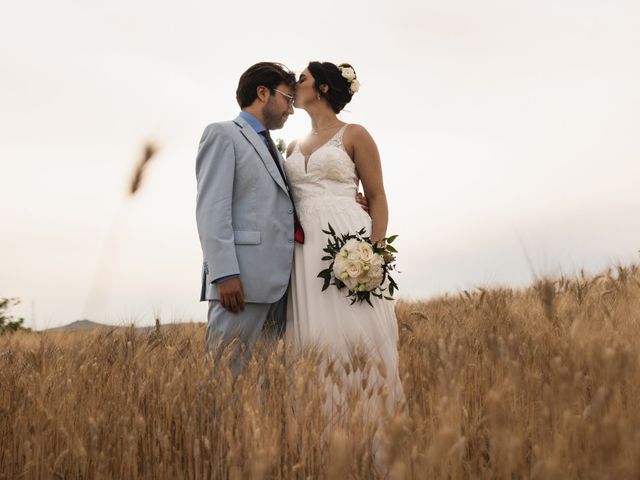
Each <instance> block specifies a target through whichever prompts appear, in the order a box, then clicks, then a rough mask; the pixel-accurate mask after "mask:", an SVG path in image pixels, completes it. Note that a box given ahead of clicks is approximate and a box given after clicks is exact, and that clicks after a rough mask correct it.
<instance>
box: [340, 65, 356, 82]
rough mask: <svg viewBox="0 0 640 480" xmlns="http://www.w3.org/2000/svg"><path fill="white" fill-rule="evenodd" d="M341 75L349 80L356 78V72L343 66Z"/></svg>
mask: <svg viewBox="0 0 640 480" xmlns="http://www.w3.org/2000/svg"><path fill="white" fill-rule="evenodd" d="M342 76H343V77H344V78H346V79H347V80H349V81H351V80H353V79H355V78H356V72H355V71H354V70H353V68H349V67H345V68H342Z"/></svg>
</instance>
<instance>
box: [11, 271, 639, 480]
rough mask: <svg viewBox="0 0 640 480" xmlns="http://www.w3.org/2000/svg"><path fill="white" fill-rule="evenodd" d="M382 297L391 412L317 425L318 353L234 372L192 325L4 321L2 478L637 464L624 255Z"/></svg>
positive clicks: (269, 350) (635, 308) (419, 472)
mask: <svg viewBox="0 0 640 480" xmlns="http://www.w3.org/2000/svg"><path fill="white" fill-rule="evenodd" d="M396 312H397V315H398V322H399V329H400V344H399V350H400V362H401V377H402V382H403V385H404V389H405V393H406V397H407V404H406V409H404V410H402V409H400V410H399V411H398V413H397V415H395V416H391V417H389V418H386V419H383V420H381V421H379V422H370V421H367V419H366V416H365V415H363V414H362V412H363V410H362V408H361V406H362V398H360V396H359V395H352V396H351V397H349V401H350V407H349V409H348V412H346V413H347V414H346V415H345V416H344V418H343V419H342V421H341V423H340V424H339V425H335V426H334V427H332V428H331V429H330V430H327V429H325V428H324V427H325V424H326V419H325V418H324V416H323V409H322V401H323V398H322V397H323V394H322V391H323V389H322V388H320V386H319V380H318V377H319V375H318V364H319V362H320V360H321V355H319V354H318V353H317V352H312V351H308V352H304V353H302V354H297V355H293V354H291V352H287V351H286V349H285V346H284V344H283V343H282V342H280V343H279V344H277V345H275V346H274V345H266V344H265V345H261V346H260V347H259V348H257V349H256V352H255V354H254V357H253V358H252V360H251V362H250V363H249V364H248V365H247V367H246V368H245V370H244V372H243V374H242V375H241V376H240V377H239V378H238V379H237V381H236V382H235V384H233V382H232V378H231V376H230V374H229V373H228V371H225V370H224V368H221V369H218V370H215V372H216V373H215V375H212V373H211V372H212V369H211V367H212V365H210V364H207V363H205V362H203V357H204V327H203V326H202V325H197V324H183V325H173V326H168V327H164V328H162V329H158V330H152V331H146V332H143V331H140V330H136V329H134V328H120V329H116V328H114V329H104V330H94V331H90V332H45V333H16V334H14V335H4V336H2V337H0V413H1V415H0V479H18V478H21V479H22V478H24V479H31V478H34V479H40V478H47V479H48V478H54V479H55V478H60V479H76V478H78V479H79V478H82V479H84V478H98V479H112V478H118V479H120V478H121V479H138V478H145V479H147V478H148V479H183V478H184V479H200V478H203V479H206V478H216V479H217V478H224V479H272V478H273V479H276V478H300V479H307V478H313V479H316V478H318V479H323V478H331V479H333V478H336V479H343V478H344V479H346V478H390V479H403V478H416V479H432V478H433V479H441V478H446V479H466V478H482V479H516V478H525V479H528V478H532V479H570V478H581V479H591V478H611V479H632V478H633V479H637V478H640V408H639V407H640V371H639V367H640V364H639V361H640V353H639V352H640V335H639V333H640V268H639V267H638V266H636V265H632V266H627V267H622V266H620V267H617V268H615V269H612V270H610V271H608V272H605V273H603V274H602V275H598V276H596V277H587V276H585V275H579V276H578V277H576V278H571V279H569V278H564V277H563V278H557V279H543V280H539V281H538V282H536V283H535V284H534V285H533V286H531V287H529V288H527V289H521V290H513V289H508V288H491V289H477V290H474V291H469V292H467V291H463V292H461V293H460V294H457V295H453V296H451V295H449V296H444V297H439V298H435V299H431V300H429V301H425V302H407V301H399V302H397V304H396ZM223 363H224V362H223ZM223 366H224V365H223ZM350 368H353V369H360V370H361V371H362V372H365V373H366V372H367V371H369V369H370V368H372V367H371V362H368V361H367V359H366V358H360V359H356V360H355V364H354V365H351V366H350ZM336 378H337V379H336V381H337V382H339V381H340V380H339V376H338V377H336ZM365 391H366V389H365ZM379 420H380V419H379ZM376 425H381V426H380V427H379V428H378V431H377V432H376ZM375 451H382V452H384V455H383V456H379V455H375V454H374V452H375Z"/></svg>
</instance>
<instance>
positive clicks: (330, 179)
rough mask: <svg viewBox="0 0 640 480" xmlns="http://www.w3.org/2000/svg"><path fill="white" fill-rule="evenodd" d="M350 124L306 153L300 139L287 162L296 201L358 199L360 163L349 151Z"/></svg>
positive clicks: (288, 175) (286, 169)
mask: <svg viewBox="0 0 640 480" xmlns="http://www.w3.org/2000/svg"><path fill="white" fill-rule="evenodd" d="M346 128H347V125H345V126H344V127H342V128H341V129H340V130H339V131H338V132H337V133H336V134H335V135H334V136H333V137H332V138H331V139H329V141H327V142H326V143H324V144H323V145H322V146H320V147H319V148H318V149H316V150H315V151H314V152H313V153H311V155H309V156H308V157H305V156H304V155H303V154H302V152H301V151H300V142H296V145H295V148H294V150H293V152H292V153H291V155H289V157H288V158H287V160H286V161H285V163H284V168H285V171H286V175H287V179H288V181H289V185H290V187H291V191H292V193H293V200H294V202H295V204H296V205H299V204H302V203H306V202H309V201H312V200H316V199H318V198H319V197H320V198H321V199H323V200H325V201H326V200H328V199H330V198H349V199H354V198H355V195H356V190H357V187H358V173H357V171H356V166H355V164H354V163H353V160H351V157H349V154H347V152H346V150H345V148H344V145H343V143H342V137H343V135H344V131H345V129H346Z"/></svg>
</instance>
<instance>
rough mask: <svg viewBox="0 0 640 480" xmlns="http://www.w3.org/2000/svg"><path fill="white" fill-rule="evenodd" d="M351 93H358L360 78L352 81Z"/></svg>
mask: <svg viewBox="0 0 640 480" xmlns="http://www.w3.org/2000/svg"><path fill="white" fill-rule="evenodd" d="M350 90H351V93H356V92H357V91H358V90H360V82H359V81H358V80H355V79H354V80H353V81H352V82H351V88H350Z"/></svg>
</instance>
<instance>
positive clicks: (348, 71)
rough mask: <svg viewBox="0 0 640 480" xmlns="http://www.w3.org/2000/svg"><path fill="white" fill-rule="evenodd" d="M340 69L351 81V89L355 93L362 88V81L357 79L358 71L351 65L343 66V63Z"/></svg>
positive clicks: (348, 80)
mask: <svg viewBox="0 0 640 480" xmlns="http://www.w3.org/2000/svg"><path fill="white" fill-rule="evenodd" d="M338 68H339V69H340V73H341V74H342V76H343V77H344V78H346V79H347V82H349V91H350V92H351V94H352V95H353V94H354V93H356V92H357V91H358V90H360V82H359V81H358V80H357V79H356V72H355V71H354V70H353V68H351V67H343V66H342V65H341V66H339V67H338Z"/></svg>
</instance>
